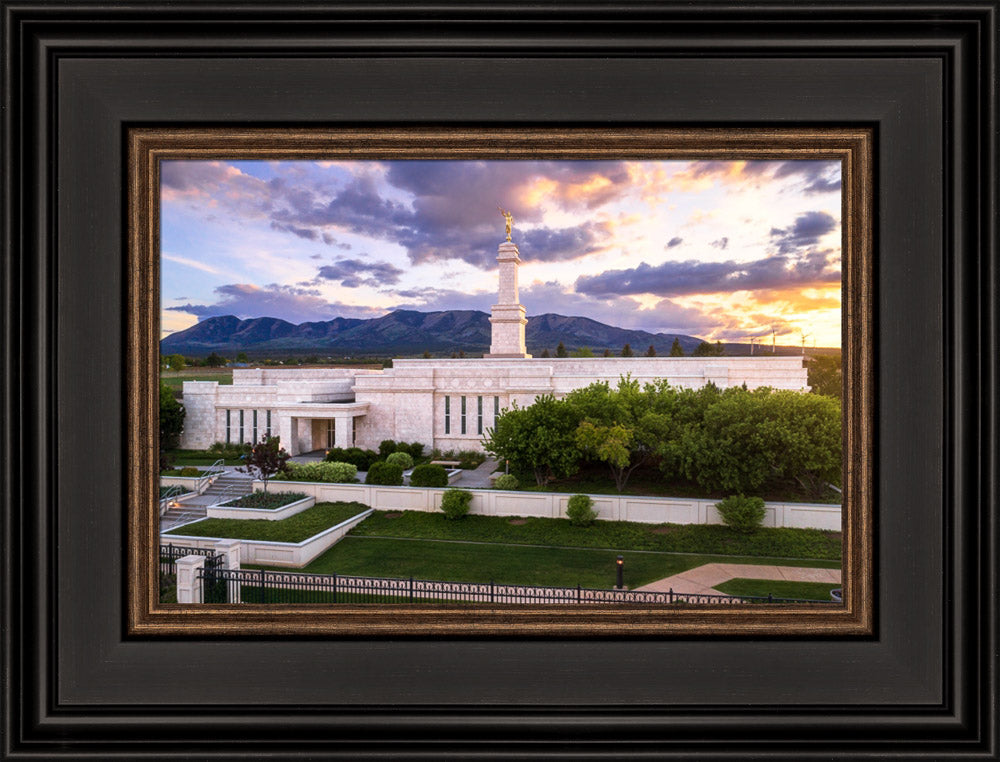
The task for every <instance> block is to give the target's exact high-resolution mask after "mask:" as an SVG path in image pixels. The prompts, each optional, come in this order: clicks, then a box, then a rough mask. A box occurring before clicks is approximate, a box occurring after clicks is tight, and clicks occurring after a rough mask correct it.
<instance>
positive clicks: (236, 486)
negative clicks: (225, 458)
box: [199, 471, 253, 505]
mask: <svg viewBox="0 0 1000 762" xmlns="http://www.w3.org/2000/svg"><path fill="white" fill-rule="evenodd" d="M251 492H253V479H252V478H251V477H250V475H249V474H241V473H240V472H239V471H226V472H225V473H224V474H222V476H220V477H219V478H218V479H216V480H215V481H214V482H212V484H211V485H210V486H209V488H208V489H207V490H205V491H204V492H203V493H202V497H203V498H208V497H211V498H212V500H211V501H209V502H208V503H207V504H208V505H212V504H214V503H223V502H225V501H226V500H233V499H234V498H237V497H240V496H241V495H249V494H250V493H251ZM199 502H201V501H199Z"/></svg>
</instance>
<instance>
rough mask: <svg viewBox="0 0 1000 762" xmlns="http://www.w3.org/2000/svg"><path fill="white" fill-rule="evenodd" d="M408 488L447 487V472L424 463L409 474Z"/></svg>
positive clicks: (442, 468) (440, 467) (441, 467)
mask: <svg viewBox="0 0 1000 762" xmlns="http://www.w3.org/2000/svg"><path fill="white" fill-rule="evenodd" d="M410 486H411V487H447V486H448V472H447V471H446V470H445V468H444V466H436V465H434V466H432V465H431V464H430V463H425V464H424V465H422V466H417V467H416V468H414V469H413V472H412V473H411V474H410Z"/></svg>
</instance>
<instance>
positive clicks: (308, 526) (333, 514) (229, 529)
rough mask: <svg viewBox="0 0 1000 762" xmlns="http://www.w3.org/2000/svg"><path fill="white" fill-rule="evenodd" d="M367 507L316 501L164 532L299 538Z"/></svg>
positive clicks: (228, 536)
mask: <svg viewBox="0 0 1000 762" xmlns="http://www.w3.org/2000/svg"><path fill="white" fill-rule="evenodd" d="M367 510H368V506H365V505H361V503H317V504H316V505H314V506H313V507H312V508H307V509H306V510H304V511H302V513H296V514H295V515H294V516H289V517H288V518H287V519H281V520H280V521H268V520H267V519H202V520H201V521H196V522H195V523H193V524H187V525H185V526H181V527H177V528H176V529H171V530H170V531H169V532H166V533H165V534H179V535H190V536H194V537H223V538H232V539H239V540H270V541H271V542H302V541H303V540H306V539H308V538H310V537H312V536H313V535H316V534H319V533H320V532H322V531H323V530H325V529H329V528H330V527H332V526H336V525H337V524H339V523H341V522H342V521H347V519H349V518H351V517H352V516H357V515H358V514H359V513H362V512H364V511H367Z"/></svg>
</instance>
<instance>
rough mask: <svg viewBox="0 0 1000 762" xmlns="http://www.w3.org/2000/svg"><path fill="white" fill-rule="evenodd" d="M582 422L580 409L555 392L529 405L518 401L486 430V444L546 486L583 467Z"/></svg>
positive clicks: (496, 454)
mask: <svg viewBox="0 0 1000 762" xmlns="http://www.w3.org/2000/svg"><path fill="white" fill-rule="evenodd" d="M579 423H580V421H579V418H578V417H577V413H576V411H575V410H574V409H573V408H572V407H571V406H570V405H567V404H566V403H565V402H564V401H561V400H556V399H555V398H554V397H553V396H552V395H545V396H542V397H537V398H536V399H535V403H534V404H533V405H530V406H529V407H526V408H521V407H518V405H517V403H516V402H515V403H514V404H512V405H511V407H510V408H509V409H508V410H505V411H504V412H503V413H502V414H501V415H500V417H499V418H498V419H497V421H496V424H495V425H494V427H493V428H491V429H487V430H486V436H485V438H484V439H483V446H484V448H485V449H486V451H487V452H488V453H490V454H491V455H493V456H494V457H495V458H497V459H498V460H501V461H504V460H506V461H510V465H511V467H512V469H513V470H514V471H515V472H522V473H531V474H532V475H533V476H534V477H535V482H536V483H537V484H538V485H539V486H545V485H546V484H548V483H549V481H550V480H551V479H553V478H562V477H566V476H571V475H573V474H574V473H576V472H577V471H578V470H579V467H580V459H581V453H580V450H579V448H578V447H577V445H576V428H577V426H578V425H579Z"/></svg>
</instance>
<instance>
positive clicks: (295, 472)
mask: <svg viewBox="0 0 1000 762" xmlns="http://www.w3.org/2000/svg"><path fill="white" fill-rule="evenodd" d="M357 476H358V467H357V466H355V465H354V464H353V463H337V462H334V463H303V464H301V465H299V464H293V465H292V466H291V467H290V468H288V469H287V470H286V471H285V473H284V474H282V477H281V478H284V479H290V480H291V481H295V482H338V483H340V482H347V483H350V482H353V481H355V480H356V479H357Z"/></svg>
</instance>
